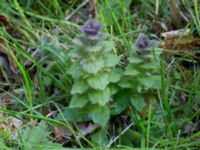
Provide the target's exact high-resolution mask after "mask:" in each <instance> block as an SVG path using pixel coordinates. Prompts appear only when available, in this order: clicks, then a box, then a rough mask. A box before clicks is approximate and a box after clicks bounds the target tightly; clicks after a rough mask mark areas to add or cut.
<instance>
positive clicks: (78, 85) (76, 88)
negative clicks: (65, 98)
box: [71, 80, 89, 94]
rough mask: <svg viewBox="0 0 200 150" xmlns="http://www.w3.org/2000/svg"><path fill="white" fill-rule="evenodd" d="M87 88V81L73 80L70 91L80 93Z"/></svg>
mask: <svg viewBox="0 0 200 150" xmlns="http://www.w3.org/2000/svg"><path fill="white" fill-rule="evenodd" d="M88 88H89V86H88V84H87V82H84V81H80V80H78V81H75V83H74V85H73V86H72V90H71V93H72V94H82V93H84V92H85V91H87V90H88Z"/></svg>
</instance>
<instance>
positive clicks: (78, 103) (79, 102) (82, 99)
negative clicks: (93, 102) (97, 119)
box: [69, 95, 89, 108]
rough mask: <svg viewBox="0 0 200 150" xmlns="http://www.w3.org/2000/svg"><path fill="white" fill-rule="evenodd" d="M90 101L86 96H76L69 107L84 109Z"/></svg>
mask: <svg viewBox="0 0 200 150" xmlns="http://www.w3.org/2000/svg"><path fill="white" fill-rule="evenodd" d="M88 101H89V98H88V97H87V96H86V95H74V96H73V97H72V99H71V101H70V105H69V107H71V108H75V107H83V106H84V105H85V104H86V103H87V102H88Z"/></svg>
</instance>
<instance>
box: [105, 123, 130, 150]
mask: <svg viewBox="0 0 200 150" xmlns="http://www.w3.org/2000/svg"><path fill="white" fill-rule="evenodd" d="M132 126H133V123H131V124H129V125H128V126H127V127H126V128H125V129H124V130H123V131H122V132H121V133H120V135H118V136H116V137H115V138H114V139H113V140H112V141H111V142H110V143H109V144H108V145H107V146H106V148H105V149H108V148H109V147H110V146H111V145H112V144H113V143H114V142H115V141H117V140H118V139H119V137H120V136H121V135H123V134H124V133H125V132H126V131H128V129H130V128H131V127H132Z"/></svg>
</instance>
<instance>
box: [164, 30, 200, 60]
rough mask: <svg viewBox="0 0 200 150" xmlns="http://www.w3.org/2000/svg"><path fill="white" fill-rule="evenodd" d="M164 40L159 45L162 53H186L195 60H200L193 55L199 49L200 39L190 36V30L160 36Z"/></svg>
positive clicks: (170, 32) (175, 31)
mask: <svg viewBox="0 0 200 150" xmlns="http://www.w3.org/2000/svg"><path fill="white" fill-rule="evenodd" d="M162 37H164V40H163V41H162V42H161V43H160V47H161V48H162V49H164V51H166V52H167V51H170V52H173V53H181V52H184V53H187V54H189V55H191V56H192V57H194V58H196V59H200V57H199V56H197V55H196V54H195V52H196V50H199V49H200V38H197V37H194V36H192V35H190V30H189V29H187V30H184V29H181V30H174V31H169V32H165V33H163V34H162Z"/></svg>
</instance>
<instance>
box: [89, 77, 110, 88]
mask: <svg viewBox="0 0 200 150" xmlns="http://www.w3.org/2000/svg"><path fill="white" fill-rule="evenodd" d="M108 79H109V77H108V75H107V74H106V73H99V74H97V75H95V76H93V77H90V78H89V79H87V82H88V84H89V86H90V87H92V88H94V89H96V90H98V89H99V90H103V89H105V87H106V86H107V85H108V84H109V80H108Z"/></svg>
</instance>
